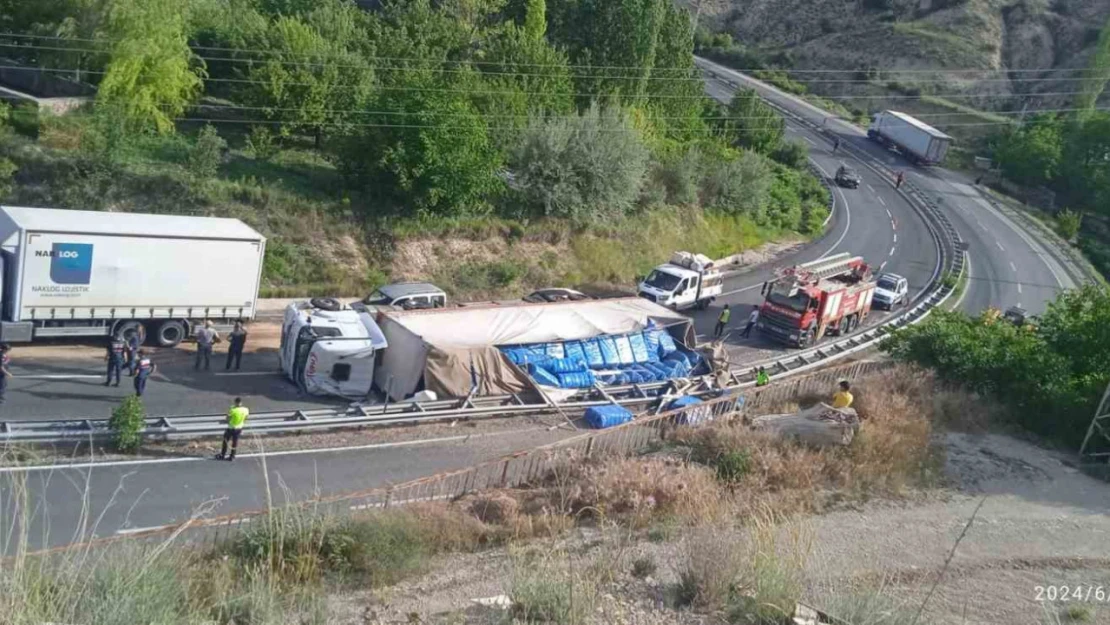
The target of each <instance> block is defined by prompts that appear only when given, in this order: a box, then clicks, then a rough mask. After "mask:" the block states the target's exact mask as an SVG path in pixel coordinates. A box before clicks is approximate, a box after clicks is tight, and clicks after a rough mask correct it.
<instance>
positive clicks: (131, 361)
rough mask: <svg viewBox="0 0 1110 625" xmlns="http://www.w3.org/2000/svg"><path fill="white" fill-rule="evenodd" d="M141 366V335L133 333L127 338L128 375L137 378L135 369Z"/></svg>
mask: <svg viewBox="0 0 1110 625" xmlns="http://www.w3.org/2000/svg"><path fill="white" fill-rule="evenodd" d="M138 364H139V333H138V332H132V333H131V336H128V337H127V375H129V376H132V377H134V376H135V367H136V366H138Z"/></svg>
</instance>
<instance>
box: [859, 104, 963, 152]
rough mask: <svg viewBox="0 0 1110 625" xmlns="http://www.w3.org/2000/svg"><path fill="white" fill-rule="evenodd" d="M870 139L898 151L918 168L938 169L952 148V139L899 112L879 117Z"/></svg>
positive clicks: (883, 113)
mask: <svg viewBox="0 0 1110 625" xmlns="http://www.w3.org/2000/svg"><path fill="white" fill-rule="evenodd" d="M867 136H868V137H870V138H871V140H873V141H877V142H879V143H881V144H882V145H884V146H885V147H887V148H897V149H898V151H899V152H901V153H902V155H903V156H905V157H906V158H908V159H909V160H911V161H913V162H914V163H916V164H918V165H939V164H940V163H941V162H943V161H944V157H945V156H947V155H948V147H949V146H950V145H952V137H950V136H948V135H946V134H944V133H943V132H941V131H939V130H937V129H936V128H933V127H932V126H930V125H929V124H926V123H925V122H923V121H921V120H919V119H916V118H914V117H911V116H909V115H906V114H905V113H899V112H898V111H882V112H881V113H876V114H875V117H874V118H873V119H872V121H871V127H870V128H868V129H867Z"/></svg>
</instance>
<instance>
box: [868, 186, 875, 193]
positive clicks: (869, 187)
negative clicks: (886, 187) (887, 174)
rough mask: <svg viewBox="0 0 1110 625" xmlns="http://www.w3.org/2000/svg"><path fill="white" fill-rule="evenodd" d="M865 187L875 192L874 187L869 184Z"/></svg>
mask: <svg viewBox="0 0 1110 625" xmlns="http://www.w3.org/2000/svg"><path fill="white" fill-rule="evenodd" d="M867 188H868V189H870V190H871V192H872V193H876V191H875V187H873V186H871V185H867Z"/></svg>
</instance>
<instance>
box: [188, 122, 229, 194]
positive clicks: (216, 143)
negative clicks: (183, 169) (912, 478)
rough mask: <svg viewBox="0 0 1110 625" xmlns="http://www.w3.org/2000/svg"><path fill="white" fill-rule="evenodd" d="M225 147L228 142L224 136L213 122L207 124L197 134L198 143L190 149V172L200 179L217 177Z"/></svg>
mask: <svg viewBox="0 0 1110 625" xmlns="http://www.w3.org/2000/svg"><path fill="white" fill-rule="evenodd" d="M225 148H227V142H226V141H224V140H223V137H221V136H220V135H219V133H217V132H216V129H215V128H214V127H213V126H212V124H205V125H204V128H201V129H200V134H199V135H197V140H196V143H194V144H193V146H192V148H190V149H189V163H188V166H189V172H190V173H191V174H193V176H194V177H195V178H197V179H198V180H207V179H209V178H213V177H215V176H216V172H217V171H219V168H220V160H222V158H223V151H224V149H225Z"/></svg>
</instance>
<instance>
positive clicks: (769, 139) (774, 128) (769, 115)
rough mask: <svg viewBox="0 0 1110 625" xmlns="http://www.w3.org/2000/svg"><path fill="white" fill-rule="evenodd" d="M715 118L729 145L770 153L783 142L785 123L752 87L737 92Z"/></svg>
mask: <svg viewBox="0 0 1110 625" xmlns="http://www.w3.org/2000/svg"><path fill="white" fill-rule="evenodd" d="M720 117H723V118H725V119H720V120H717V121H718V128H719V131H720V134H721V136H722V137H723V138H724V139H725V140H726V141H728V142H729V143H730V144H731V145H734V146H736V147H743V148H748V149H749V150H755V151H756V152H758V153H760V154H763V155H766V156H769V155H771V154H774V153H775V151H776V150H778V149H779V147H780V146H781V145H782V142H783V138H784V137H785V136H786V122H785V121H784V120H783V119H782V117H780V116H779V114H778V113H776V112H775V109H773V108H771V106H770V105H769V104H767V103H766V102H764V101H763V99H762V98H760V97H759V94H757V93H756V92H755V91H754V90H752V89H741V90H739V91H737V92H736V95H734V96H733V97H732V101H731V102H730V103H729V105H728V108H727V109H725V110H724V111H722V114H721V115H720Z"/></svg>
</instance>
